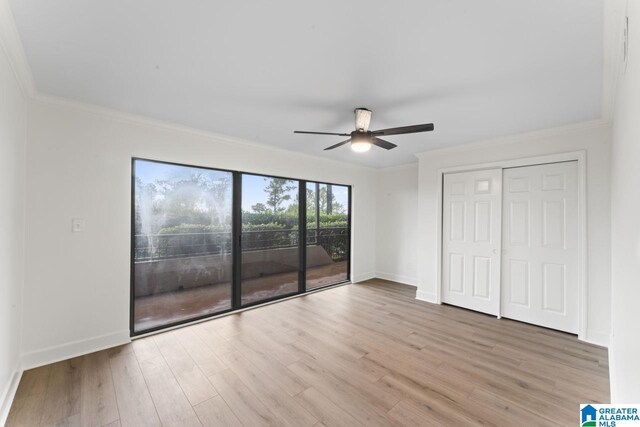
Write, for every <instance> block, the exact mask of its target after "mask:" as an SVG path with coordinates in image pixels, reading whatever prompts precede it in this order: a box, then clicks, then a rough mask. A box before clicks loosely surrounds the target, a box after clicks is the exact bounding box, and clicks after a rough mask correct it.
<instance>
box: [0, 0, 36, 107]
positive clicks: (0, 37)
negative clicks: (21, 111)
mask: <svg viewBox="0 0 640 427" xmlns="http://www.w3.org/2000/svg"><path fill="white" fill-rule="evenodd" d="M0 46H2V49H3V50H4V51H5V54H6V55H7V59H8V60H9V64H11V68H12V69H13V73H14V74H15V76H16V79H17V80H18V84H19V86H20V89H21V90H22V92H23V94H24V95H25V96H26V97H28V98H34V97H35V96H36V95H37V90H36V85H35V81H34V80H33V74H32V73H31V67H30V66H29V62H28V61H27V55H26V54H25V51H24V47H23V46H22V40H21V39H20V35H19V34H18V28H17V27H16V22H15V19H14V18H13V13H12V12H11V7H10V6H9V2H8V1H7V0H0Z"/></svg>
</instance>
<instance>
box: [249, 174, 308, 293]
mask: <svg viewBox="0 0 640 427" xmlns="http://www.w3.org/2000/svg"><path fill="white" fill-rule="evenodd" d="M298 186H299V183H298V181H293V180H288V179H284V178H273V177H265V176H258V175H247V174H243V175H242V235H241V247H242V285H241V289H242V305H243V306H244V305H248V304H252V303H256V302H259V301H266V300H271V299H273V298H275V297H278V296H282V295H291V294H294V293H297V292H298V287H299V282H298V279H299V277H298V272H299V271H300V250H299V244H300V241H299V231H298V228H299V227H298V221H299V211H298Z"/></svg>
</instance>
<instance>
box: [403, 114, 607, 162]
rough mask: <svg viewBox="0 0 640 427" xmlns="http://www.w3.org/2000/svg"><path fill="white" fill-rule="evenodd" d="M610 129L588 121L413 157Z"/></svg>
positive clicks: (506, 136)
mask: <svg viewBox="0 0 640 427" xmlns="http://www.w3.org/2000/svg"><path fill="white" fill-rule="evenodd" d="M607 128H611V122H610V121H609V120H605V119H597V120H590V121H586V122H579V123H572V124H569V125H565V126H558V127H553V128H547V129H542V130H536V131H532V132H525V133H517V134H511V135H505V136H500V137H497V138H491V139H485V140H480V141H473V142H469V143H466V144H460V145H456V146H453V147H443V148H436V149H433V150H427V151H422V152H420V153H416V154H415V156H416V157H417V158H418V159H422V158H423V157H426V156H433V155H434V154H448V153H455V152H457V151H465V150H468V149H469V148H483V147H492V146H495V145H501V144H505V143H510V142H527V141H536V140H540V139H545V138H553V137H557V136H564V135H568V134H573V133H577V132H584V131H589V130H595V129H607Z"/></svg>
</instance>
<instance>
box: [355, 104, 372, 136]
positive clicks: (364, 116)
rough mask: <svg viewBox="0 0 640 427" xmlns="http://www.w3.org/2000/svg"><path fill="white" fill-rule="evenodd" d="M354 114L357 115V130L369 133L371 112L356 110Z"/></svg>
mask: <svg viewBox="0 0 640 427" xmlns="http://www.w3.org/2000/svg"><path fill="white" fill-rule="evenodd" d="M354 113H355V114H356V130H359V131H363V132H366V131H368V130H369V123H371V110H369V109H368V108H356V109H355V110H354Z"/></svg>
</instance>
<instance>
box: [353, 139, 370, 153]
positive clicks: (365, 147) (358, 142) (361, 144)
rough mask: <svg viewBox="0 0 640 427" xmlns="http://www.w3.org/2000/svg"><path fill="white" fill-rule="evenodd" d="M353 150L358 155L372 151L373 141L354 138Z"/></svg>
mask: <svg viewBox="0 0 640 427" xmlns="http://www.w3.org/2000/svg"><path fill="white" fill-rule="evenodd" d="M351 150H353V151H355V152H356V153H365V152H367V151H369V150H371V140H370V138H368V137H366V136H364V135H363V136H354V137H352V138H351Z"/></svg>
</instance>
